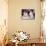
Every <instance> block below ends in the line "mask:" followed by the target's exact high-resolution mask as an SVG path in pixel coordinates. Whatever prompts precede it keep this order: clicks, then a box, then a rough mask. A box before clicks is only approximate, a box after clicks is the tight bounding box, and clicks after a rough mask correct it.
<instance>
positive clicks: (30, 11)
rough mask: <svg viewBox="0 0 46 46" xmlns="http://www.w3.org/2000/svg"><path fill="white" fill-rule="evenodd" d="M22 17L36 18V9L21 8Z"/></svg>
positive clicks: (26, 18) (25, 18) (27, 18)
mask: <svg viewBox="0 0 46 46" xmlns="http://www.w3.org/2000/svg"><path fill="white" fill-rule="evenodd" d="M21 18H22V19H23V20H34V19H35V10H34V9H21Z"/></svg>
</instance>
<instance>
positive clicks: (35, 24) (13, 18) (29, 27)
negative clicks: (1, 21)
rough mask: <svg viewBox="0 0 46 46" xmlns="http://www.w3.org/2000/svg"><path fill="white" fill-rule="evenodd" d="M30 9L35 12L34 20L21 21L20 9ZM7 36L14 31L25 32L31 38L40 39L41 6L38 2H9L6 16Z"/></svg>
mask: <svg viewBox="0 0 46 46" xmlns="http://www.w3.org/2000/svg"><path fill="white" fill-rule="evenodd" d="M23 8H24V9H25V8H30V9H34V10H35V20H22V19H21V9H23ZM8 22H9V23H8V33H9V36H10V35H12V34H13V33H16V31H18V30H20V31H22V30H23V31H26V32H27V33H29V34H30V35H31V38H39V37H40V24H41V23H40V22H41V6H40V0H9V16H8Z"/></svg>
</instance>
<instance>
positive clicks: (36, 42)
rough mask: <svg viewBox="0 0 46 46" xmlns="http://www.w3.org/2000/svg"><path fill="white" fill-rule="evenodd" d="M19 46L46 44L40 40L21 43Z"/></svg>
mask: <svg viewBox="0 0 46 46" xmlns="http://www.w3.org/2000/svg"><path fill="white" fill-rule="evenodd" d="M18 46H46V42H43V41H41V40H40V39H32V40H28V41H27V42H19V44H18Z"/></svg>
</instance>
